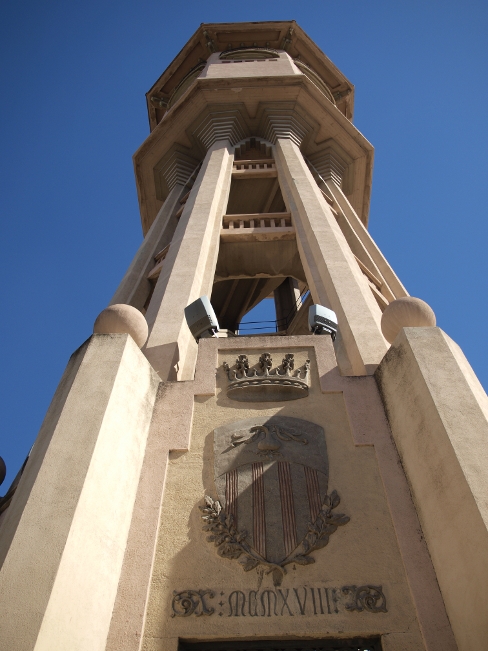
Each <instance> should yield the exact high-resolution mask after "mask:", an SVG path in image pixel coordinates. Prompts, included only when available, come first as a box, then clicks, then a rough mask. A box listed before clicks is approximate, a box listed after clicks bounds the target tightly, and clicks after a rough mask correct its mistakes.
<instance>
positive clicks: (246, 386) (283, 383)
mask: <svg viewBox="0 0 488 651" xmlns="http://www.w3.org/2000/svg"><path fill="white" fill-rule="evenodd" d="M223 367H224V370H225V371H226V373H227V377H228V380H229V385H228V387H227V395H228V397H229V398H232V400H240V401H245V402H274V401H281V400H297V399H299V398H306V397H307V396H308V388H309V379H310V378H309V376H310V360H309V359H307V360H306V362H305V364H304V365H303V366H302V367H301V368H299V369H297V370H294V369H295V357H294V355H293V353H287V354H286V355H285V356H284V358H283V360H282V362H281V365H280V366H277V367H276V368H275V369H273V360H272V358H271V355H270V354H269V353H263V354H262V355H261V357H260V358H259V369H257V368H251V367H250V365H249V360H248V357H247V355H239V356H238V357H237V359H236V361H235V367H234V368H231V367H230V366H229V365H228V364H227V362H224V363H223Z"/></svg>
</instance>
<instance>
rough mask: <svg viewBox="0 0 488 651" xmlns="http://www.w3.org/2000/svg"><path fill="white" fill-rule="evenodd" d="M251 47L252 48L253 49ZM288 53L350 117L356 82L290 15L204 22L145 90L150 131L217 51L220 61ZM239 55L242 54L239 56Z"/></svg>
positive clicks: (263, 58)
mask: <svg viewBox="0 0 488 651" xmlns="http://www.w3.org/2000/svg"><path fill="white" fill-rule="evenodd" d="M254 48H255V49H254ZM276 51H284V52H287V53H288V54H289V55H290V57H291V58H292V59H293V60H294V61H295V62H296V63H298V65H300V63H301V64H303V67H302V68H301V69H302V71H306V73H307V72H308V73H309V74H310V76H311V77H312V78H313V79H314V80H315V82H316V83H318V84H323V85H325V86H326V87H327V90H329V91H330V93H331V94H332V96H333V98H334V102H335V103H336V106H337V108H338V109H339V110H340V111H341V112H342V113H343V114H344V115H345V116H346V117H347V118H348V119H350V120H352V117H353V108H354V86H353V85H352V84H351V82H350V81H349V80H348V79H347V78H346V77H345V76H344V75H343V74H342V72H341V71H340V70H339V69H338V68H337V67H336V66H335V65H334V64H333V63H332V61H331V60H330V59H329V58H328V57H327V56H326V55H325V54H324V53H323V52H322V50H321V49H320V48H319V47H318V46H317V45H316V44H315V43H314V42H313V41H312V39H311V38H310V37H309V36H308V35H307V34H306V33H305V32H304V31H303V29H302V28H301V27H300V26H299V25H297V23H296V22H295V21H294V20H287V21H266V22H252V23H202V24H201V25H200V27H199V28H198V29H197V31H196V32H195V33H194V34H193V36H192V37H191V38H190V40H189V41H188V42H187V43H186V45H185V46H184V47H183V48H182V49H181V51H180V52H179V53H178V54H177V56H176V57H175V58H174V59H173V61H172V62H171V63H170V65H169V66H168V67H167V68H166V70H165V71H164V72H163V74H162V75H161V76H160V77H159V79H158V80H157V81H156V83H155V84H154V85H153V86H152V88H151V89H150V90H149V92H148V93H147V95H146V98H147V106H148V113H149V124H150V127H151V130H152V129H154V127H155V126H156V125H157V124H158V123H159V121H160V120H161V118H162V117H163V115H164V113H165V110H166V108H167V107H168V106H169V105H173V104H174V103H175V101H176V100H177V99H178V98H179V97H180V96H181V95H182V94H183V93H184V91H185V90H186V88H188V86H189V85H190V83H191V81H192V80H193V79H194V78H195V77H196V76H198V73H199V72H201V70H202V69H203V67H204V66H203V64H204V63H205V62H206V61H207V60H208V58H209V57H210V55H211V54H213V53H215V52H219V53H223V54H224V56H225V55H227V57H226V58H225V59H222V60H227V61H231V60H234V61H236V60H242V61H246V60H248V61H251V60H256V59H258V60H259V59H261V60H266V58H267V57H269V58H274V57H273V55H275V56H276ZM241 56H242V58H241Z"/></svg>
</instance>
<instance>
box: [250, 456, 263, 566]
mask: <svg viewBox="0 0 488 651" xmlns="http://www.w3.org/2000/svg"><path fill="white" fill-rule="evenodd" d="M252 507H253V529H254V532H253V533H254V535H253V538H254V547H255V548H256V551H257V552H258V553H259V554H261V556H263V557H264V558H266V520H265V517H264V515H265V514H264V479H263V464H262V463H253V464H252Z"/></svg>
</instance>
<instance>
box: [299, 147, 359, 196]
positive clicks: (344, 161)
mask: <svg viewBox="0 0 488 651" xmlns="http://www.w3.org/2000/svg"><path fill="white" fill-rule="evenodd" d="M307 160H308V161H309V162H310V163H311V165H312V166H313V168H314V169H315V171H316V172H318V174H319V175H320V176H321V177H322V178H323V179H324V180H328V179H330V180H332V181H333V182H334V183H335V184H336V185H337V186H338V187H342V188H345V187H346V183H345V179H346V174H347V170H348V167H349V165H350V164H351V163H352V160H351V158H350V157H349V156H347V154H346V153H345V152H343V151H340V148H339V147H337V145H335V143H331V144H330V145H329V146H328V147H325V148H324V149H321V150H320V151H318V152H315V153H314V154H311V155H310V156H307Z"/></svg>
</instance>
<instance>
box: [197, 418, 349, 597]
mask: <svg viewBox="0 0 488 651" xmlns="http://www.w3.org/2000/svg"><path fill="white" fill-rule="evenodd" d="M214 463H215V485H216V489H217V494H218V502H214V501H213V500H212V498H210V497H206V506H205V507H204V508H202V510H203V511H204V514H205V515H204V516H203V518H204V520H205V521H206V524H205V526H204V528H205V529H206V530H207V531H210V532H211V535H210V536H209V537H208V539H209V540H210V541H213V542H214V543H215V545H216V546H217V547H219V550H218V553H219V554H220V555H221V556H223V557H227V558H236V559H239V562H240V563H241V564H242V565H243V567H244V569H245V570H250V569H253V568H254V567H257V566H258V565H264V566H265V569H266V571H268V572H273V578H274V580H275V583H276V584H277V585H278V584H280V583H281V579H282V576H283V574H284V572H285V570H284V567H285V565H287V564H288V563H292V562H293V563H297V564H301V565H306V564H309V563H313V562H314V559H313V557H311V556H309V554H310V552H311V551H314V550H316V549H319V548H321V547H324V546H325V545H326V544H327V543H328V540H329V536H330V535H331V533H333V532H334V531H335V530H336V529H337V527H338V526H340V525H343V524H346V522H348V521H349V518H348V517H347V516H345V515H338V514H333V513H332V509H334V508H335V507H336V506H337V505H338V504H339V497H338V495H337V493H335V492H334V493H332V494H331V495H330V496H329V495H328V494H327V482H328V463H327V449H326V443H325V436H324V430H323V429H322V427H320V426H319V425H316V424H314V423H311V422H309V421H305V420H302V419H299V418H290V417H284V416H273V417H271V418H252V419H247V420H241V421H238V422H236V423H232V424H230V425H225V426H223V427H219V428H217V429H215V431H214Z"/></svg>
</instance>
